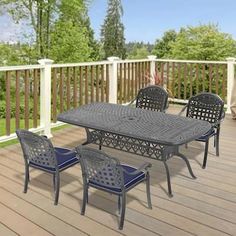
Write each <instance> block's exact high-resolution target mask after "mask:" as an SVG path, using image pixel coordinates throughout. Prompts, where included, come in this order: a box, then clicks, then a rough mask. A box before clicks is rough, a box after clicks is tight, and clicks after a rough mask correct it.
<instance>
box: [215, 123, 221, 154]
mask: <svg viewBox="0 0 236 236" xmlns="http://www.w3.org/2000/svg"><path fill="white" fill-rule="evenodd" d="M215 142H216V156H219V155H220V152H219V144H220V128H218V129H217V131H216V136H215Z"/></svg>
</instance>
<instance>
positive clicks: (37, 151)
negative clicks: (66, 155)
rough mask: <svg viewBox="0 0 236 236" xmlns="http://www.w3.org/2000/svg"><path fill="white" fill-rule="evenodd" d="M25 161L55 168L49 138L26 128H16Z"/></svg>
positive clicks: (53, 153)
mask: <svg viewBox="0 0 236 236" xmlns="http://www.w3.org/2000/svg"><path fill="white" fill-rule="evenodd" d="M16 134H17V137H18V139H19V141H20V144H21V147H22V151H23V155H24V158H25V161H27V162H31V163H33V164H36V165H40V166H44V167H52V168H55V167H56V166H57V159H56V155H55V151H54V148H53V145H52V143H51V141H50V140H49V139H47V138H46V137H43V136H39V135H38V134H35V133H32V132H30V131H28V130H17V131H16Z"/></svg>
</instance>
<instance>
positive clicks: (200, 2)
mask: <svg viewBox="0 0 236 236" xmlns="http://www.w3.org/2000/svg"><path fill="white" fill-rule="evenodd" d="M121 1H122V6H123V10H124V15H123V17H122V22H123V24H124V26H125V38H126V41H127V42H129V41H138V42H139V41H144V42H150V43H154V42H155V40H156V39H157V38H161V37H162V36H163V33H164V32H165V31H167V30H170V29H174V30H176V31H178V30H179V29H180V28H181V27H186V26H197V25H199V24H208V23H214V24H218V26H219V29H220V31H221V32H224V33H229V34H231V35H232V36H233V38H234V39H236V0H121ZM106 8H107V0H92V3H91V4H90V6H89V16H90V19H91V25H92V28H93V29H94V31H95V36H96V38H97V39H99V37H100V29H101V25H102V24H103V21H104V17H105V16H106Z"/></svg>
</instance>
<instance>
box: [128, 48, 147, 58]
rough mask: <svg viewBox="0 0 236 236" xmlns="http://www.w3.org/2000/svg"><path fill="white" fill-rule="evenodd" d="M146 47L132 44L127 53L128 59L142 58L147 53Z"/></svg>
mask: <svg viewBox="0 0 236 236" xmlns="http://www.w3.org/2000/svg"><path fill="white" fill-rule="evenodd" d="M149 54H150V53H149V51H148V49H147V47H145V46H142V47H137V46H134V47H133V49H132V51H131V52H130V53H129V54H128V59H144V58H147V56H148V55H149Z"/></svg>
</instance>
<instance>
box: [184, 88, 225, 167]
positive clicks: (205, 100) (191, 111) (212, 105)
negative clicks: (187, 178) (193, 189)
mask: <svg viewBox="0 0 236 236" xmlns="http://www.w3.org/2000/svg"><path fill="white" fill-rule="evenodd" d="M186 109H187V111H186V116H187V117H190V118H195V119H199V120H205V121H208V122H209V123H211V124H212V129H211V130H209V131H208V132H206V133H205V134H204V135H202V136H201V137H199V138H197V139H196V140H197V141H200V142H204V143H205V151H204V159H203V165H202V168H203V169H204V168H206V163H207V155H208V146H209V139H210V138H211V137H214V146H215V148H216V156H219V137H220V124H221V122H222V121H223V119H224V116H225V112H224V101H223V100H222V99H221V98H220V97H219V96H218V95H216V94H213V93H207V92H203V93H200V94H197V95H196V96H193V97H191V98H190V99H189V101H188V103H187V105H186V106H185V107H184V108H183V109H182V110H181V112H180V114H182V113H183V112H184V111H185V110H186Z"/></svg>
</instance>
